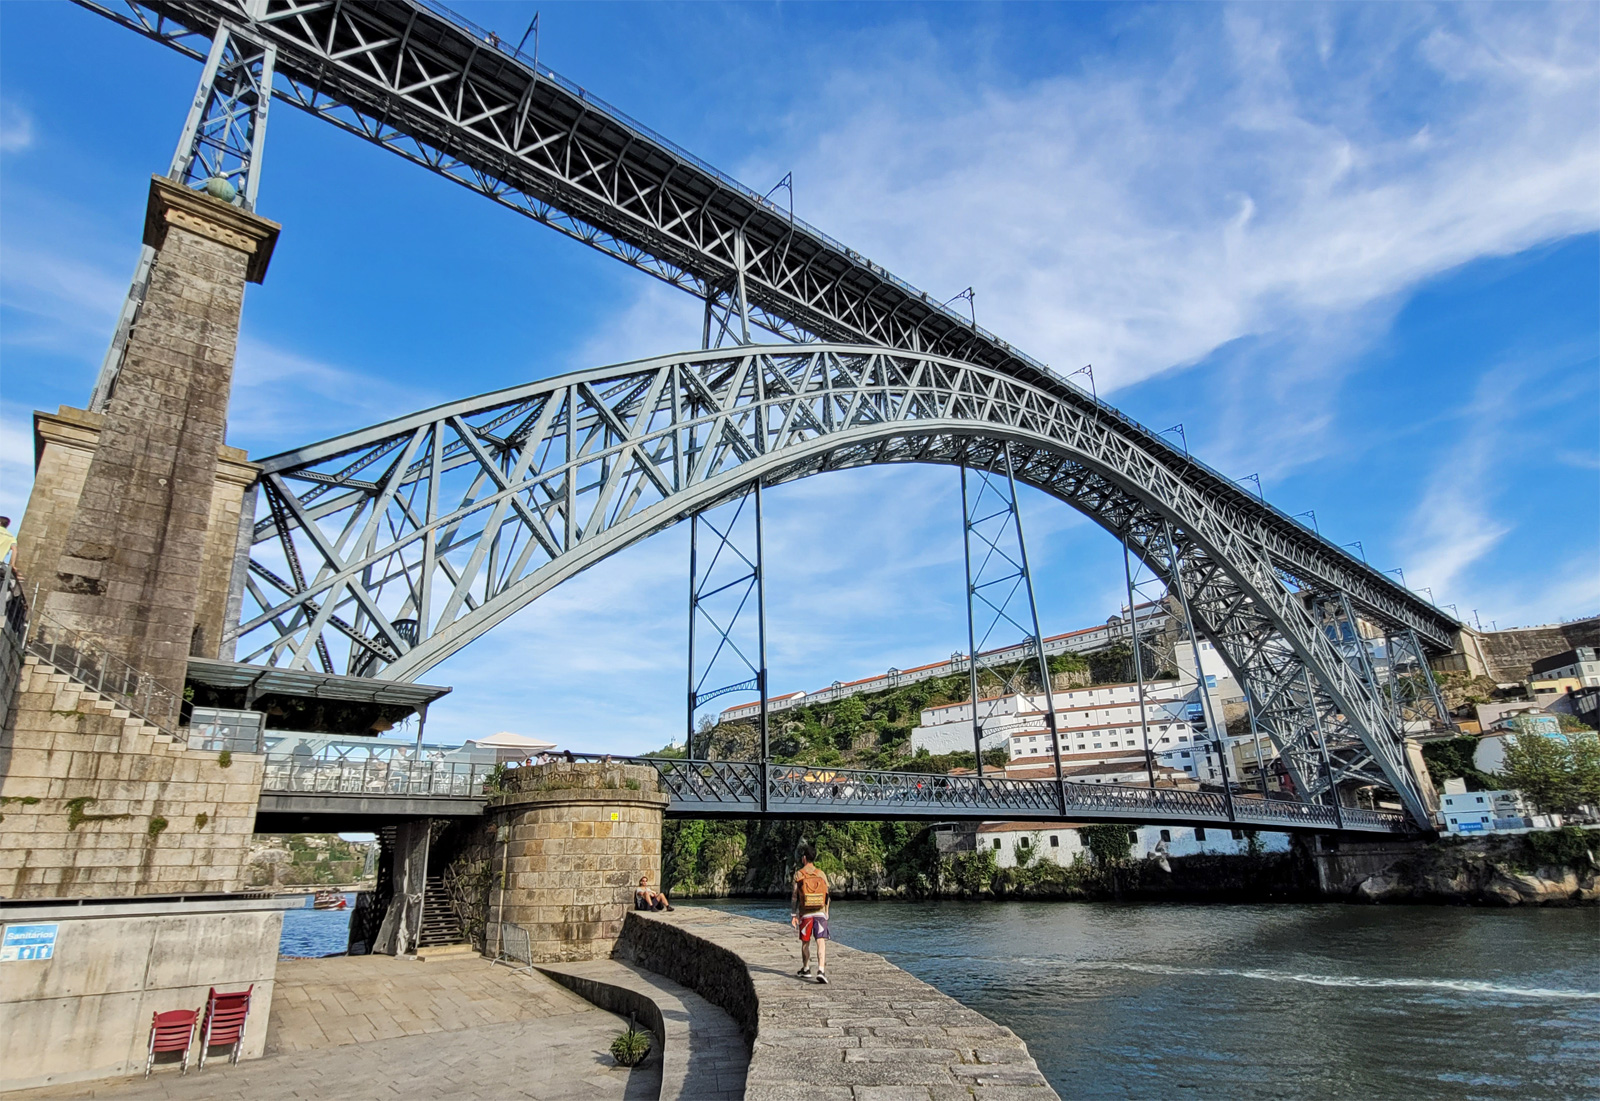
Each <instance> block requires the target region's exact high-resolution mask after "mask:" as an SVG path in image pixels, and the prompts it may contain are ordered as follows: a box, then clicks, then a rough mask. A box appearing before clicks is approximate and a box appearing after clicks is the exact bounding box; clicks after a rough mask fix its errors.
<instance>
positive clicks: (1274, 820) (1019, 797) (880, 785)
mask: <svg viewBox="0 0 1600 1101" xmlns="http://www.w3.org/2000/svg"><path fill="white" fill-rule="evenodd" d="M585 756H587V755H585ZM607 759H608V760H611V761H614V762H621V763H625V764H630V765H637V766H640V767H644V768H649V769H652V770H654V772H655V774H656V777H657V780H658V781H659V784H660V788H661V791H662V793H663V794H665V795H666V796H667V798H668V800H669V802H668V804H667V813H668V814H669V815H675V816H676V815H683V816H688V817H691V818H709V817H719V816H725V817H738V818H747V817H750V816H751V815H753V814H756V813H758V812H760V813H765V814H768V815H770V816H773V817H785V818H796V817H798V818H830V817H838V818H851V819H862V818H892V819H900V820H904V819H917V818H922V819H932V820H934V821H960V820H966V821H984V820H990V821H992V820H994V819H996V818H1021V819H1026V820H1028V821H1033V822H1038V823H1040V824H1041V825H1043V824H1045V823H1047V822H1051V821H1055V820H1059V819H1062V818H1065V819H1067V820H1068V821H1102V822H1107V821H1108V822H1138V823H1145V822H1156V823H1171V824H1173V825H1197V826H1210V825H1223V826H1235V827H1239V826H1242V827H1245V828H1258V829H1270V830H1292V831H1310V832H1315V833H1324V832H1327V831H1329V830H1345V831H1349V832H1361V833H1378V834H1406V833H1411V832H1414V831H1413V829H1412V827H1411V824H1410V823H1409V822H1408V821H1407V819H1406V817H1405V815H1403V814H1395V813H1392V812H1385V811H1373V810H1366V809H1356V808H1349V809H1347V810H1345V811H1344V812H1343V814H1342V816H1341V814H1340V812H1338V811H1337V810H1336V809H1334V808H1331V807H1324V806H1318V805H1316V804H1314V803H1301V802H1294V801H1289V800H1282V799H1263V798H1260V797H1259V796H1239V797H1236V798H1235V800H1234V807H1233V811H1234V813H1233V814H1232V815H1231V816H1230V814H1229V807H1228V804H1227V801H1226V800H1225V799H1224V798H1223V796H1222V795H1221V794H1220V793H1218V792H1213V791H1192V790H1185V789H1181V788H1150V787H1142V786H1137V787H1136V786H1130V785H1127V784H1074V783H1068V784H1065V785H1061V786H1058V785H1057V784H1056V783H1055V781H1053V780H1012V779H1005V778H996V777H992V776H976V775H965V776H959V775H958V776H943V775H929V774H927V773H920V772H894V771H885V770H877V769H835V768H817V767H815V766H810V765H774V764H769V765H762V764H760V763H759V762H756V761H694V760H684V759H681V758H666V757H608V758H607ZM506 782H507V783H509V784H511V785H513V788H512V790H515V786H514V785H516V784H517V783H518V779H517V776H516V771H515V770H513V771H512V772H511V773H510V774H509V775H508V777H507V779H506ZM1062 802H1065V804H1066V808H1065V810H1063V809H1062V807H1061V803H1062Z"/></svg>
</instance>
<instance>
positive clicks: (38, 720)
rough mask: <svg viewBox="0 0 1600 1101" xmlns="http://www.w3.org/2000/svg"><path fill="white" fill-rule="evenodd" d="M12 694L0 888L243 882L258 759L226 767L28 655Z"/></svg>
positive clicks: (78, 889)
mask: <svg viewBox="0 0 1600 1101" xmlns="http://www.w3.org/2000/svg"><path fill="white" fill-rule="evenodd" d="M16 704H17V705H16V707H15V708H14V709H13V711H12V718H11V722H10V725H9V726H8V727H7V728H6V729H5V730H3V731H0V776H3V779H0V799H3V800H4V805H3V806H0V816H3V817H0V897H4V898H13V899H18V898H24V899H27V898H104V897H111V896H123V895H153V894H181V893H205V892H214V891H233V890H238V889H240V887H242V886H243V884H244V867H245V863H246V862H247V860H248V859H249V853H250V834H251V831H252V829H253V828H254V826H255V814H256V800H257V798H258V796H259V794H260V790H261V773H262V762H263V758H261V757H259V756H256V755H254V754H245V753H239V754H235V755H234V756H233V758H232V762H231V764H230V765H229V767H227V768H224V767H222V764H221V760H220V757H219V755H218V754H216V753H208V752H200V751H197V750H190V749H188V748H187V747H186V746H184V745H182V744H181V743H178V742H175V741H173V740H172V739H171V738H169V737H167V736H166V735H165V734H162V733H161V732H160V731H159V730H157V729H156V728H155V727H153V726H150V725H149V724H147V723H144V722H142V721H140V720H139V719H136V718H133V717H131V716H129V715H128V713H127V712H126V711H122V710H120V709H118V708H116V707H115V706H114V705H113V704H112V703H111V702H110V701H109V700H107V699H105V698H104V697H102V696H98V695H96V694H95V693H93V692H91V691H89V690H88V689H87V688H86V687H84V686H83V685H81V684H77V683H76V682H73V681H71V680H69V679H68V678H67V677H66V676H65V675H63V674H60V673H57V672H55V671H54V670H53V669H51V667H49V666H47V665H43V664H41V663H40V662H39V660H38V659H37V658H33V657H30V658H28V659H27V660H26V662H25V663H24V665H23V670H22V681H21V685H20V690H19V692H18V694H17V700H16ZM85 799H87V800H92V802H87V803H77V804H76V807H77V812H78V813H77V814H76V815H75V814H74V813H73V809H74V805H75V804H74V801H76V800H85ZM201 815H204V816H205V817H204V818H203V819H202V818H201V817H200V816H201ZM158 818H159V819H165V820H166V826H165V828H164V829H156V830H154V832H152V827H153V826H158V825H159V823H158V822H157V821H156V819H158Z"/></svg>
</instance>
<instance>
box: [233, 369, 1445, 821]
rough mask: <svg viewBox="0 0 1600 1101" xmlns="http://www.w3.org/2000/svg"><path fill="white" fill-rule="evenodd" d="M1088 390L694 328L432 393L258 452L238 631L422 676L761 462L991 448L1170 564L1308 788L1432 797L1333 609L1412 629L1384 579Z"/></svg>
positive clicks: (261, 645) (739, 483) (991, 456)
mask: <svg viewBox="0 0 1600 1101" xmlns="http://www.w3.org/2000/svg"><path fill="white" fill-rule="evenodd" d="M1098 414H1099V410H1095V409H1087V410H1086V409H1084V408H1082V407H1080V406H1079V405H1078V404H1077V403H1073V402H1068V401H1063V400H1061V399H1060V398H1059V397H1058V396H1056V395H1054V394H1051V393H1049V392H1047V391H1045V390H1044V389H1042V388H1040V387H1038V386H1035V385H1032V384H1030V383H1028V382H1025V381H1023V380H1020V379H1017V378H1015V377H1012V376H1010V375H1007V374H1004V373H1001V372H999V371H997V370H994V369H990V368H985V367H980V366H977V365H975V364H971V363H964V362H961V361H959V360H954V359H948V358H945V357H942V356H936V355H930V354H926V353H917V352H909V351H897V350H892V349H884V348H878V347H869V346H859V345H839V344H805V345H776V346H765V347H733V348H725V349H717V350H710V351H698V352H685V353H680V354H676V355H669V356H662V357H658V358H655V359H649V360H642V361H638V362H634V363H628V364H622V365H619V366H615V367H607V368H599V369H595V370H590V371H582V372H577V373H574V374H569V375H563V376H559V377H556V378H551V379H547V380H544V381H541V382H536V383H530V384H527V385H524V386H519V387H514V388H511V389H508V390H501V391H497V392H495V393H491V394H486V395H483V396H481V397H476V398H469V399H465V400H462V401H458V402H453V403H450V404H447V405H442V406H438V407H436V408H433V409H428V410H424V411H422V412H419V413H415V414H412V415H410V416H407V417H401V418H399V419H396V420H393V421H390V422H387V423H385V424H381V425H376V426H374V427H372V428H368V429H364V430H361V431H358V432H353V433H350V434H348V435H345V436H340V437H337V438H335V439H332V440H327V441H324V442H322V443H319V444H314V445H312V446H309V447H305V448H301V449H298V450H295V451H291V452H286V453H284V454H281V455H277V456H273V457H271V458H268V459H265V460H263V461H262V462H261V464H260V465H261V468H262V473H261V489H262V493H263V494H264V497H265V505H266V508H265V513H266V518H265V519H263V520H261V521H260V522H259V523H257V524H256V526H255V529H254V547H253V550H252V552H251V557H250V563H249V570H248V576H247V577H246V578H245V579H244V589H245V599H244V602H243V605H244V611H243V614H242V616H241V622H240V624H239V627H238V629H237V636H236V637H237V640H238V653H239V656H240V657H241V658H242V659H243V660H246V661H251V662H264V663H268V664H274V665H285V666H290V667H295V668H311V667H313V665H314V664H315V665H320V666H321V667H322V668H324V669H326V670H328V671H342V672H348V673H354V674H365V675H378V676H382V677H385V678H390V679H398V680H410V679H414V678H416V677H419V676H421V675H422V674H423V673H424V672H425V671H426V670H427V669H429V668H430V667H432V666H433V665H435V664H437V663H438V662H440V661H442V660H444V659H445V658H446V657H448V656H449V655H450V654H452V653H454V652H456V651H457V650H459V649H460V648H462V647H463V646H465V645H467V644H468V643H469V642H471V641H472V640H473V639H475V638H477V637H479V636H480V635H482V634H484V633H485V632H487V631H488V630H490V629H491V628H493V627H494V626H495V625H496V624H498V623H500V622H502V621H503V620H505V619H506V618H507V617H508V616H510V615H512V614H513V613H515V612H516V611H517V610H518V609H520V608H522V607H525V606H526V605H527V604H528V603H530V602H531V601H533V600H534V599H535V598H537V597H538V596H539V595H540V594H542V593H544V592H547V591H548V590H549V589H551V588H552V587H554V586H555V585H557V584H559V583H560V582H561V581H562V580H564V579H566V578H568V577H571V576H572V575H573V574H575V573H577V572H579V571H581V570H583V569H585V568H587V567H589V566H591V565H594V564H595V563H596V562H599V561H600V560H602V559H604V558H605V557H607V556H609V555H611V554H614V553H616V552H617V551H619V550H621V549H622V548H623V547H625V546H628V545H629V544H631V543H633V542H635V541H637V540H639V539H642V538H644V537H646V536H648V535H650V534H652V533H654V532H657V531H660V530H662V529H664V528H666V527H668V526H670V525H672V524H674V523H677V522H678V521H680V520H684V519H687V518H688V517H690V516H691V515H693V514H695V513H697V512H699V511H701V510H704V509H706V508H709V507H712V506H714V505H716V504H718V503H719V502H722V501H726V500H730V499H732V498H734V497H737V496H739V495H741V494H743V493H745V492H747V491H748V489H749V488H750V486H751V485H752V484H753V483H755V482H757V481H759V482H760V483H761V484H763V485H773V484H778V483H781V482H785V481H790V480H793V479H796V478H801V477H806V476H809V475H813V474H817V473H821V472H823V471H828V470H835V469H843V468H847V467H856V466H864V465H870V464H879V463H895V462H920V463H945V464H957V465H964V466H967V467H972V468H975V469H980V470H981V469H994V468H997V467H998V465H999V464H1001V463H1002V462H1003V461H1004V460H1003V455H1004V454H1005V452H1006V451H1007V450H1009V454H1010V456H1011V462H1012V464H1013V466H1014V469H1015V473H1016V477H1017V478H1018V479H1019V480H1021V481H1023V482H1025V483H1027V484H1030V485H1033V486H1035V487H1037V488H1039V489H1041V490H1043V491H1044V492H1046V493H1048V494H1050V495H1051V496H1053V497H1055V498H1057V499H1059V500H1062V501H1064V502H1066V503H1068V504H1070V505H1072V506H1073V507H1075V508H1077V509H1079V510H1080V511H1081V512H1083V513H1084V514H1086V515H1088V516H1089V517H1091V518H1092V519H1094V520H1095V521H1096V522H1097V523H1099V524H1100V525H1101V526H1102V527H1103V528H1105V529H1106V530H1107V531H1110V532H1112V533H1113V534H1115V535H1117V536H1119V537H1120V538H1124V539H1126V540H1127V542H1128V545H1129V546H1130V547H1131V548H1132V549H1133V550H1134V552H1135V553H1136V554H1138V555H1139V557H1140V558H1142V559H1143V560H1144V562H1145V563H1146V564H1147V565H1148V566H1149V568H1150V569H1151V570H1152V571H1154V572H1155V573H1156V574H1157V575H1158V576H1160V577H1161V578H1163V579H1165V580H1167V581H1168V582H1169V583H1170V582H1174V581H1175V582H1177V583H1178V584H1181V585H1182V586H1183V588H1184V589H1185V591H1186V592H1187V593H1188V594H1189V597H1190V601H1191V610H1192V614H1193V616H1194V618H1195V624H1196V627H1197V629H1198V630H1200V631H1201V632H1202V633H1203V634H1204V635H1206V636H1207V637H1209V638H1210V639H1211V640H1212V641H1213V642H1214V644H1215V645H1216V646H1217V647H1218V648H1219V650H1220V651H1221V652H1222V654H1223V655H1224V657H1225V659H1226V661H1227V662H1228V664H1229V666H1230V668H1231V669H1232V671H1233V672H1234V673H1235V675H1236V676H1237V678H1238V680H1239V683H1240V684H1241V686H1243V687H1244V688H1245V689H1246V691H1247V693H1248V694H1249V698H1250V699H1251V700H1252V701H1254V702H1255V706H1256V709H1257V712H1258V714H1259V718H1260V720H1261V722H1262V724H1263V726H1264V727H1265V730H1266V733H1267V734H1268V736H1269V737H1271V738H1272V740H1273V742H1274V743H1275V745H1276V746H1277V748H1278V752H1279V755H1280V758H1281V759H1282V760H1283V762H1284V764H1285V767H1286V768H1287V769H1288V770H1289V772H1290V775H1291V777H1292V778H1293V779H1294V782H1295V785H1296V788H1297V790H1298V791H1300V792H1303V793H1306V794H1309V795H1311V796H1313V797H1320V796H1321V795H1323V794H1324V793H1326V792H1327V791H1328V788H1329V786H1330V781H1331V783H1332V784H1333V785H1337V784H1338V783H1340V782H1344V781H1350V780H1359V781H1364V782H1369V783H1374V784H1380V785H1382V786H1384V787H1387V788H1392V789H1393V790H1394V791H1396V792H1397V793H1399V795H1400V797H1401V799H1402V801H1403V802H1404V804H1405V805H1406V807H1407V808H1408V810H1410V811H1411V813H1412V814H1413V815H1414V816H1416V817H1417V818H1418V819H1419V820H1423V821H1425V820H1426V812H1425V811H1424V809H1423V804H1422V799H1421V795H1420V793H1419V790H1418V786H1417V783H1416V781H1415V779H1414V778H1413V776H1412V774H1411V772H1410V770H1409V768H1408V766H1407V762H1406V760H1405V753H1404V737H1403V731H1402V730H1401V729H1399V725H1398V723H1397V720H1396V716H1395V714H1394V712H1393V709H1392V708H1391V707H1390V706H1389V705H1388V703H1387V702H1386V701H1385V699H1384V698H1383V695H1382V691H1381V690H1380V688H1379V686H1378V685H1376V684H1375V683H1374V681H1373V680H1372V678H1371V676H1370V674H1369V673H1367V672H1365V671H1364V669H1363V666H1362V664H1361V663H1360V662H1357V661H1353V660H1351V659H1350V658H1349V657H1348V656H1347V655H1346V654H1345V653H1343V652H1341V650H1340V648H1339V647H1338V646H1336V644H1335V642H1334V641H1333V639H1332V638H1330V635H1329V632H1328V631H1327V630H1326V627H1327V620H1328V615H1329V614H1330V613H1329V611H1328V609H1329V608H1330V607H1333V606H1335V605H1339V606H1342V607H1343V609H1344V611H1343V612H1340V611H1339V608H1338V607H1334V611H1333V613H1332V614H1333V615H1335V616H1337V615H1339V614H1349V608H1350V606H1351V602H1353V606H1354V607H1355V608H1357V609H1359V611H1358V612H1357V613H1356V614H1359V615H1361V616H1362V618H1364V619H1367V620H1369V621H1377V622H1384V623H1388V624H1391V625H1393V626H1394V627H1395V629H1397V630H1409V629H1411V626H1410V624H1409V623H1408V622H1407V621H1406V620H1405V619H1399V620H1398V622H1396V619H1397V617H1392V616H1386V615H1385V614H1384V611H1383V610H1384V609H1386V608H1389V607H1392V605H1393V594H1392V586H1391V585H1390V584H1389V583H1388V582H1387V581H1386V580H1385V579H1383V578H1382V577H1381V575H1379V574H1377V573H1376V572H1375V571H1372V570H1369V569H1366V568H1365V567H1362V566H1360V564H1359V563H1355V562H1353V561H1352V560H1351V559H1349V558H1348V556H1346V555H1344V554H1343V553H1342V552H1337V551H1336V549H1334V548H1331V547H1328V546H1327V545H1325V544H1324V545H1323V547H1322V548H1321V550H1320V553H1305V552H1304V551H1303V550H1302V548H1305V547H1306V546H1308V544H1307V543H1306V542H1305V541H1303V540H1299V541H1295V542H1294V543H1292V544H1287V543H1284V542H1280V541H1277V540H1275V539H1274V538H1273V525H1274V522H1275V520H1276V517H1277V515H1278V514H1277V513H1275V512H1274V511H1272V510H1270V509H1268V508H1266V507H1264V506H1256V507H1250V505H1249V504H1245V505H1244V506H1241V497H1240V496H1239V495H1235V494H1219V493H1215V492H1212V491H1210V490H1208V488H1207V487H1206V485H1205V484H1204V483H1198V484H1197V482H1196V480H1195V479H1193V478H1192V477H1190V476H1189V474H1190V472H1189V471H1188V470H1186V469H1185V468H1184V467H1183V466H1182V465H1175V464H1173V463H1172V462H1171V461H1170V458H1169V457H1168V456H1165V455H1162V454H1160V453H1157V452H1155V451H1154V450H1153V449H1151V448H1148V447H1146V446H1145V445H1144V441H1143V439H1142V438H1141V434H1139V433H1133V432H1130V431H1128V429H1127V422H1125V421H1124V420H1123V419H1122V418H1120V417H1108V416H1101V415H1098ZM1242 500H1244V501H1245V502H1250V501H1253V499H1252V498H1248V497H1245V498H1242ZM262 511H263V510H261V509H259V508H258V510H257V512H258V514H259V513H261V512H262ZM1312 546H1313V549H1315V546H1314V544H1312ZM1340 594H1344V595H1345V596H1347V597H1348V598H1349V600H1348V601H1342V600H1341V599H1340ZM1325 750H1326V755H1327V756H1326V757H1325V756H1324V751H1325Z"/></svg>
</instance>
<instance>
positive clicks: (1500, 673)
mask: <svg viewBox="0 0 1600 1101" xmlns="http://www.w3.org/2000/svg"><path fill="white" fill-rule="evenodd" d="M1477 641H1478V642H1479V644H1480V646H1479V651H1480V652H1481V654H1482V656H1483V660H1484V663H1485V664H1486V665H1487V666H1488V670H1487V672H1488V674H1489V676H1491V677H1493V678H1494V679H1495V680H1497V681H1520V680H1526V679H1527V678H1528V674H1529V672H1530V670H1531V669H1532V666H1533V663H1534V662H1536V661H1538V660H1539V659H1541V658H1548V657H1554V656H1555V655H1556V654H1559V653H1562V652H1563V651H1566V650H1573V649H1576V648H1577V647H1579V646H1600V616H1596V617H1593V618H1590V619H1580V620H1575V621H1574V622H1572V623H1555V624H1550V625H1548V626H1544V627H1519V628H1516V629H1513V630H1508V631H1485V632H1484V633H1483V634H1481V635H1478V636H1477Z"/></svg>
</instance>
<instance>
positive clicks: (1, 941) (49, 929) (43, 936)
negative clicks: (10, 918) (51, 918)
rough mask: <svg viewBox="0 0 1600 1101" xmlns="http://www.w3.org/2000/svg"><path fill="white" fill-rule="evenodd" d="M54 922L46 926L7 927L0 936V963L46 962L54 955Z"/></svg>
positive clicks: (55, 925)
mask: <svg viewBox="0 0 1600 1101" xmlns="http://www.w3.org/2000/svg"><path fill="white" fill-rule="evenodd" d="M58 928H59V926H58V925H57V924H56V923H55V922H50V923H49V924H48V925H7V926H6V930H5V933H4V934H3V935H0V963H14V962H16V961H18V960H47V959H49V958H50V957H51V956H54V955H55V954H56V929H58Z"/></svg>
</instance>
